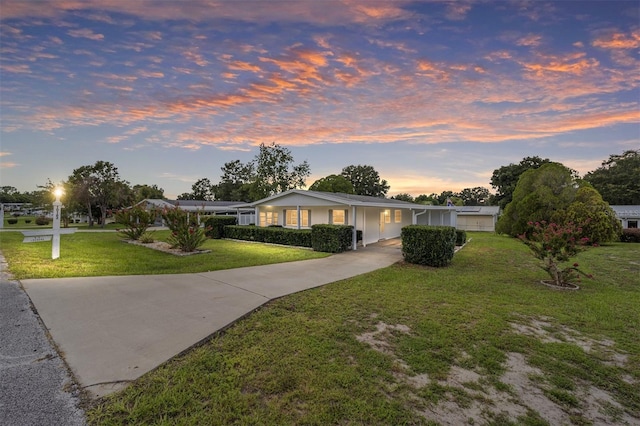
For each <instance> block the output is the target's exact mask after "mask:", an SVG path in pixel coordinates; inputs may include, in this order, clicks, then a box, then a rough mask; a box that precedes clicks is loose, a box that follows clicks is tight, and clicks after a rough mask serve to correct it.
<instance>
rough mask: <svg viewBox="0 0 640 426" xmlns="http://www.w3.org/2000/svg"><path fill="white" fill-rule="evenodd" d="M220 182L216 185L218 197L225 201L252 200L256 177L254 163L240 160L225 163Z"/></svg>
mask: <svg viewBox="0 0 640 426" xmlns="http://www.w3.org/2000/svg"><path fill="white" fill-rule="evenodd" d="M220 169H221V170H222V176H220V182H219V183H218V184H217V185H216V187H215V193H216V199H218V200H223V201H245V202H246V201H251V195H250V192H251V187H250V185H251V182H252V181H253V179H254V165H253V163H247V164H243V163H242V162H241V161H240V160H234V161H230V162H228V163H225V164H224V166H223V167H221V168H220Z"/></svg>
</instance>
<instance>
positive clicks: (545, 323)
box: [511, 317, 629, 367]
mask: <svg viewBox="0 0 640 426" xmlns="http://www.w3.org/2000/svg"><path fill="white" fill-rule="evenodd" d="M511 327H512V328H513V329H514V330H515V331H516V332H517V333H519V334H524V335H526V336H532V337H536V338H538V339H539V340H540V341H541V342H543V343H572V344H574V345H576V346H578V347H580V348H581V349H582V350H583V351H585V352H586V353H588V354H597V355H598V356H599V357H600V358H601V359H603V361H604V363H605V364H607V365H614V366H616V367H624V366H625V364H626V363H627V362H628V360H629V356H628V355H627V354H625V353H621V352H619V351H616V350H614V349H613V346H614V345H615V342H613V341H611V340H608V339H601V340H598V339H594V338H590V337H588V336H584V335H582V334H581V333H579V332H577V331H576V330H572V329H571V328H569V327H565V326H564V325H557V326H556V325H553V324H552V323H551V319H550V318H546V317H541V318H522V322H517V323H511Z"/></svg>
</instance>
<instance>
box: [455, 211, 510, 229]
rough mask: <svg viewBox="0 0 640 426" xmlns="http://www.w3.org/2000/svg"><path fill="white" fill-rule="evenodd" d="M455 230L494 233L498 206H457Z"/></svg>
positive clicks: (498, 213) (498, 212)
mask: <svg viewBox="0 0 640 426" xmlns="http://www.w3.org/2000/svg"><path fill="white" fill-rule="evenodd" d="M456 212H457V213H458V219H457V228H458V229H461V230H463V231H488V232H495V230H496V222H497V221H498V216H499V215H500V207H499V206H462V207H460V206H458V207H456Z"/></svg>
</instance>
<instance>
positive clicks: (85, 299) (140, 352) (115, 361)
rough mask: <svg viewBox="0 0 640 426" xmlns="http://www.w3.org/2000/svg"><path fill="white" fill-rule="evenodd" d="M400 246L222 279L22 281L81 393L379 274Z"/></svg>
mask: <svg viewBox="0 0 640 426" xmlns="http://www.w3.org/2000/svg"><path fill="white" fill-rule="evenodd" d="M401 259H402V254H401V246H400V242H399V240H388V241H384V242H381V243H378V244H373V245H369V246H367V247H366V248H360V249H358V250H357V251H349V252H346V253H341V254H337V255H333V256H329V257H326V258H323V259H313V260H305V261H299V262H289V263H280V264H274V265H265V266H254V267H248V268H238V269H229V270H224V271H215V272H205V273H196V274H176V275H135V276H131V275H129V276H110V277H88V278H56V279H30V280H23V281H22V285H23V287H24V289H25V290H26V292H27V294H28V295H29V297H30V298H31V301H32V302H33V304H34V305H35V308H36V310H37V311H38V314H39V315H40V317H41V319H42V321H43V322H44V324H45V326H46V327H47V329H48V330H49V332H50V334H51V337H52V338H53V340H54V342H55V343H56V344H57V346H58V348H59V349H60V351H61V353H62V354H63V356H64V358H65V360H66V362H67V364H68V365H69V367H70V368H71V370H72V372H73V373H74V375H75V377H76V379H77V380H78V382H79V384H80V386H81V387H83V388H85V389H87V390H88V391H89V393H90V394H91V395H92V396H94V397H98V396H103V395H106V394H109V393H112V392H114V391H116V390H118V389H121V388H123V387H124V386H126V385H127V383H129V382H130V381H132V380H135V379H136V378H138V377H140V376H141V375H143V374H144V373H146V372H148V371H150V370H152V369H154V368H155V367H157V366H159V365H160V364H162V363H163V362H165V361H167V360H169V359H170V358H172V357H173V356H175V355H177V354H179V353H181V352H183V351H185V350H186V349H188V348H190V347H191V346H193V345H195V344H197V343H199V342H201V341H202V340H203V339H206V338H207V337H209V336H211V335H212V334H213V333H215V332H217V331H220V330H222V329H224V328H225V327H227V326H229V325H230V324H232V323H234V322H235V321H237V320H238V319H240V318H242V317H243V316H245V315H247V314H248V313H250V312H252V311H253V310H255V309H256V308H258V307H259V306H261V305H263V304H265V303H267V302H268V301H270V300H273V299H275V298H279V297H282V296H285V295H287V294H292V293H296V292H299V291H302V290H307V289H310V288H313V287H318V286H321V285H324V284H328V283H331V282H335V281H339V280H342V279H345V278H350V277H353V276H356V275H360V274H363V273H366V272H370V271H373V270H376V269H380V268H384V267H386V266H389V265H391V264H393V263H395V262H397V261H399V260H401Z"/></svg>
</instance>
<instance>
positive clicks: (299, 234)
mask: <svg viewBox="0 0 640 426" xmlns="http://www.w3.org/2000/svg"><path fill="white" fill-rule="evenodd" d="M223 232H224V238H231V239H235V240H245V241H258V242H261V243H271V244H284V245H289V246H298V247H311V230H310V229H289V228H282V227H277V226H268V227H262V226H255V225H227V226H225V227H224V231H223Z"/></svg>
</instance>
